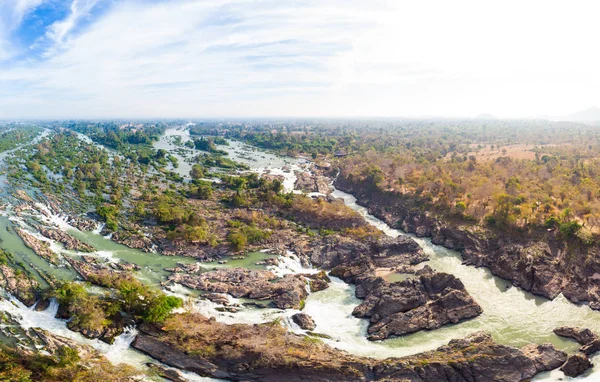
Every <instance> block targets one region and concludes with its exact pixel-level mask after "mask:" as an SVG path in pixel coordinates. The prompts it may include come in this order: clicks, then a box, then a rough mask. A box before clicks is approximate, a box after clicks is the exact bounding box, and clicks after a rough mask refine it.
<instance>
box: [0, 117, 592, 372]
mask: <svg viewBox="0 0 600 382" xmlns="http://www.w3.org/2000/svg"><path fill="white" fill-rule="evenodd" d="M174 135H179V136H181V137H182V140H183V141H184V142H185V141H186V140H189V139H191V138H190V136H189V131H188V130H187V129H185V128H177V129H168V130H167V132H166V134H165V135H164V136H163V137H162V138H161V140H160V141H159V142H157V144H156V146H155V147H157V148H164V149H166V150H169V152H170V153H172V154H173V155H175V156H176V157H177V158H178V161H179V166H178V167H177V168H175V167H173V168H172V170H173V171H177V172H178V173H179V174H180V175H181V176H184V177H185V176H187V175H188V174H189V170H190V168H191V158H192V157H193V156H195V155H197V151H198V150H194V149H187V150H181V146H177V145H175V144H174V143H173V138H172V137H173V136H174ZM219 148H220V149H223V150H225V151H227V152H228V153H229V157H230V159H233V160H236V161H239V162H241V163H244V164H246V165H248V166H249V167H250V171H253V172H257V173H261V174H265V173H270V174H274V175H282V176H284V179H285V181H284V186H285V189H286V191H292V190H293V184H294V181H295V178H296V177H295V175H294V170H301V169H306V167H307V161H305V160H303V159H294V158H283V157H279V156H277V155H274V154H272V153H268V152H264V151H262V150H259V149H257V148H254V147H251V146H248V145H245V144H243V143H241V142H237V141H230V142H229V145H228V146H219ZM4 157H5V155H2V158H0V160H1V159H3V158H4ZM284 167H285V168H284ZM333 196H335V197H338V198H342V199H343V200H344V201H345V203H346V204H347V205H348V206H349V207H351V208H352V209H354V210H355V211H357V212H358V213H360V214H361V215H362V216H364V217H365V219H366V220H367V221H368V222H369V223H370V224H372V225H374V226H375V227H377V228H379V229H381V230H382V231H383V232H384V233H385V234H386V235H389V236H392V237H396V236H399V235H405V233H403V232H401V231H399V230H396V229H392V228H390V227H389V226H387V225H386V224H385V223H384V222H382V221H381V220H379V219H377V218H375V217H374V216H371V215H370V214H369V213H368V212H367V210H366V208H364V207H362V206H360V205H358V204H357V203H356V199H355V198H354V197H353V196H352V195H349V194H346V193H344V192H341V191H339V190H335V191H334V192H333ZM32 214H34V215H35V217H36V218H38V219H44V215H43V214H40V213H36V212H35V211H34V212H32ZM1 215H2V217H0V239H2V242H1V243H0V246H2V247H3V248H5V249H8V250H11V251H13V252H16V253H17V254H18V255H19V256H21V257H23V259H24V260H26V262H28V263H29V262H31V263H32V264H34V265H35V266H39V267H43V269H44V271H47V272H49V273H51V274H53V275H56V276H60V277H61V278H70V277H73V276H72V274H71V271H70V270H69V269H67V268H61V267H54V266H49V265H48V264H47V263H45V261H42V260H41V259H39V258H38V257H37V256H35V255H34V254H33V252H31V251H30V250H29V249H28V248H26V247H24V246H23V244H22V242H21V241H20V239H18V238H17V237H16V236H15V234H14V233H13V232H12V231H11V230H10V229H8V230H7V227H14V226H15V225H19V226H22V227H24V228H28V229H32V227H31V226H30V225H28V224H27V223H26V222H24V221H19V220H15V219H14V215H13V214H11V213H10V209H8V210H4V211H2V214H1ZM45 219H46V220H47V221H51V222H52V223H53V225H55V226H57V227H59V228H61V229H64V230H66V231H68V232H70V233H71V234H73V235H74V236H76V237H78V238H80V239H81V240H83V241H86V242H88V243H90V244H92V245H94V246H95V247H96V248H97V249H98V250H97V251H96V252H95V253H94V254H93V255H96V256H99V257H103V258H104V259H106V260H107V261H128V262H132V263H136V264H138V265H140V266H141V267H142V270H141V271H140V273H139V277H140V278H141V279H145V281H147V282H150V283H152V284H155V285H158V283H159V282H160V281H161V280H164V277H165V275H166V272H165V271H164V268H167V267H172V266H174V265H175V264H176V263H177V262H186V263H189V262H194V261H195V260H194V259H190V258H185V257H166V256H161V255H159V254H156V253H145V252H141V251H137V250H133V249H130V248H127V247H125V246H122V245H119V244H116V243H114V242H112V241H111V240H110V239H109V238H107V237H104V236H102V235H100V234H99V232H98V231H96V232H81V231H78V230H77V229H75V228H73V227H71V226H69V225H68V224H66V222H65V221H64V218H62V217H61V216H50V217H47V216H46V217H45ZM413 238H414V240H415V241H417V243H419V245H420V246H421V247H422V248H423V250H424V251H425V253H427V254H428V255H429V256H430V260H429V261H428V262H426V263H424V264H428V265H430V266H431V267H432V268H434V269H435V270H437V271H442V272H447V273H452V274H454V275H455V276H457V277H458V278H460V279H461V281H462V282H463V283H464V284H465V286H466V288H467V290H468V291H469V293H470V294H471V295H472V296H473V298H474V299H475V300H476V301H477V302H478V303H479V304H480V305H481V307H482V308H483V314H481V315H480V316H479V317H477V318H475V319H472V320H468V321H465V322H462V323H459V324H455V325H447V326H444V327H442V328H440V329H437V330H434V331H421V332H418V333H414V334H410V335H405V336H402V337H397V338H391V339H388V340H385V341H380V342H371V341H368V340H367V339H366V330H367V326H368V322H367V320H364V319H358V318H355V317H353V316H352V314H351V313H352V310H353V309H354V307H355V306H357V305H358V304H360V300H358V299H357V298H356V297H355V296H354V287H353V286H352V285H348V284H345V283H344V282H342V281H341V280H339V279H336V278H332V283H331V285H330V287H329V288H328V289H326V290H324V291H321V292H316V293H312V294H311V295H309V297H308V298H307V300H306V305H305V308H304V310H303V311H304V312H305V313H307V314H309V315H311V316H312V317H313V319H314V320H315V323H316V324H317V328H316V330H315V331H316V332H318V333H322V334H326V335H328V336H330V337H331V339H325V340H324V341H325V342H327V343H329V344H330V345H332V346H335V347H337V348H340V349H344V350H346V351H348V352H351V353H353V354H357V355H364V356H372V357H377V358H385V357H396V356H405V355H411V354H415V353H418V352H421V351H427V350H432V349H434V348H436V347H438V346H441V345H443V344H446V343H447V342H448V341H449V340H451V339H453V338H461V337H464V336H466V335H468V334H471V333H473V332H475V331H479V330H484V331H487V332H489V333H491V334H492V336H493V337H494V339H495V340H496V341H498V342H499V343H502V344H505V345H509V346H522V345H525V344H527V343H531V342H534V343H542V342H551V343H552V344H554V345H555V346H556V347H557V348H560V349H563V350H565V351H567V352H570V353H572V352H574V351H576V350H577V348H578V347H579V345H578V344H577V343H576V342H575V341H572V340H568V339H564V338H561V337H558V336H556V335H554V334H553V333H552V330H553V329H554V328H555V327H558V326H563V325H569V326H583V327H587V328H590V329H592V330H593V331H596V332H598V333H600V313H598V312H595V311H592V310H591V309H590V308H588V307H587V306H577V305H574V304H572V303H570V302H568V301H567V300H566V299H565V298H564V297H563V296H562V295H561V296H559V297H557V298H556V299H555V300H553V301H549V300H546V299H544V298H541V297H536V296H534V295H532V294H530V293H527V292H524V291H522V290H520V289H519V288H516V287H512V286H511V284H510V283H508V282H506V281H504V280H502V279H500V278H498V277H495V276H493V275H491V273H490V272H489V271H488V270H487V269H483V268H475V267H471V266H465V265H462V264H461V257H460V254H459V253H457V252H455V251H451V250H448V249H446V248H444V247H441V246H438V245H434V244H432V243H431V241H430V240H428V239H421V238H415V237H413ZM53 244H54V246H53V247H52V248H53V249H55V250H56V251H57V252H59V253H61V254H62V255H64V256H77V255H79V254H77V253H74V252H73V251H66V250H65V249H64V248H61V247H60V246H56V245H55V243H53ZM267 256H269V255H268V254H267V253H254V254H251V256H249V257H248V259H249V260H248V259H246V260H242V261H238V262H236V261H230V262H229V263H228V264H227V265H218V264H212V265H211V267H212V266H252V264H254V263H255V262H256V261H257V260H259V259H261V258H264V257H267ZM272 270H273V271H274V272H276V273H279V274H284V273H304V272H314V271H316V270H314V269H307V268H303V267H302V266H301V265H300V263H299V261H297V259H295V258H294V256H293V254H290V256H289V258H282V261H281V262H280V265H279V266H278V267H275V268H272ZM394 277H395V275H392V276H391V277H390V280H393V278H394ZM167 292H168V293H171V294H177V295H180V296H184V297H187V298H189V299H190V300H191V301H192V302H193V304H192V305H193V307H194V309H195V310H197V311H199V312H201V313H203V314H206V315H211V316H215V317H217V319H218V320H219V321H223V322H227V323H235V322H246V323H259V322H266V321H270V320H273V319H275V318H282V319H283V320H282V322H284V323H285V324H286V325H287V326H288V327H289V329H290V330H292V331H294V332H297V333H302V332H303V331H302V330H301V329H300V328H299V327H298V326H297V325H295V324H294V323H293V322H292V321H291V320H290V319H289V318H290V316H291V315H293V314H294V313H296V312H297V311H294V310H287V311H283V310H279V309H272V308H266V309H259V308H253V307H241V309H240V312H238V313H228V312H221V311H218V310H217V308H218V307H219V306H218V305H217V304H214V303H212V302H210V301H206V300H200V299H198V298H197V293H196V292H194V291H190V290H188V289H186V288H184V287H180V286H177V287H174V288H169V290H167ZM231 300H232V302H238V303H240V304H241V303H243V302H244V301H243V300H235V299H233V298H231ZM54 309H55V305H53V307H52V309H49V310H48V311H46V312H34V311H33V310H31V309H27V308H26V307H24V306H23V305H22V304H20V303H18V302H16V301H13V302H11V301H9V300H7V299H4V300H2V301H0V310H5V311H7V312H9V313H11V315H13V316H15V317H20V318H19V320H18V321H19V323H20V324H21V325H22V326H23V327H32V326H39V327H42V328H45V329H48V330H51V331H52V332H54V333H56V334H60V335H64V336H66V337H69V338H72V339H76V340H77V341H79V342H82V343H87V344H91V345H92V346H94V347H96V348H97V349H98V350H100V351H101V352H102V353H104V354H106V355H107V357H109V359H110V360H111V361H113V362H127V363H131V364H135V365H138V366H140V365H142V364H143V363H144V362H146V361H147V360H148V359H147V358H146V357H145V356H142V355H141V354H139V353H138V352H136V351H133V350H131V349H130V348H129V343H130V342H131V340H132V339H133V336H134V335H135V330H131V331H129V332H128V333H125V334H124V335H122V336H121V337H119V338H118V340H117V341H116V343H115V344H113V345H112V346H109V345H106V344H103V343H100V342H99V341H90V340H87V339H85V338H83V337H82V336H80V335H79V334H77V333H73V332H71V331H69V330H68V329H67V328H66V324H65V322H64V321H62V320H57V319H55V318H54V317H53V313H54V312H55V311H54ZM592 360H593V361H596V362H598V361H599V360H600V356H596V357H594V358H593V359H592ZM186 378H188V379H190V380H192V379H195V380H208V379H202V378H200V379H198V378H196V377H194V376H192V375H190V374H186ZM569 379H570V378H568V377H565V376H564V375H563V373H562V372H560V371H558V370H555V371H553V372H551V373H542V374H540V375H538V376H537V377H536V378H535V380H548V381H551V380H552V381H554V380H569ZM598 379H600V372H598V373H594V372H593V371H589V372H588V373H587V374H585V375H584V376H581V377H579V378H577V380H590V381H592V380H598Z"/></svg>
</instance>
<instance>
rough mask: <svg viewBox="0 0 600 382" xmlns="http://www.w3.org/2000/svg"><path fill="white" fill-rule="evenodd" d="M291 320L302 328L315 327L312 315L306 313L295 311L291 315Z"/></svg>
mask: <svg viewBox="0 0 600 382" xmlns="http://www.w3.org/2000/svg"><path fill="white" fill-rule="evenodd" d="M292 320H293V321H294V322H295V323H296V325H298V326H299V327H300V328H301V329H304V330H315V328H316V327H317V325H316V324H315V321H314V320H313V319H312V317H311V316H309V315H308V314H306V313H296V314H294V315H293V316H292Z"/></svg>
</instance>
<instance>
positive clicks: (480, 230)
mask: <svg viewBox="0 0 600 382" xmlns="http://www.w3.org/2000/svg"><path fill="white" fill-rule="evenodd" d="M334 184H335V186H336V187H337V188H339V189H340V190H343V191H345V192H349V193H351V194H353V195H355V196H356V198H357V200H358V202H359V203H360V204H362V205H365V206H367V208H368V210H369V212H370V213H372V214H373V215H374V216H377V217H378V218H380V219H381V220H383V221H385V222H386V223H387V224H389V225H390V226H391V227H397V228H400V229H402V230H403V231H405V232H408V233H412V234H415V235H416V236H418V237H430V238H431V240H432V242H433V243H434V244H438V245H442V246H444V247H446V248H448V249H453V250H458V251H460V252H461V254H462V256H463V260H464V262H465V264H468V265H473V266H476V267H482V266H483V267H486V268H488V269H490V271H491V272H492V273H493V274H494V275H496V276H499V277H501V278H503V279H506V280H509V281H511V282H512V284H513V285H515V286H518V287H520V288H522V289H524V290H526V291H530V292H531V293H533V294H536V295H540V296H543V297H546V298H548V299H554V298H556V297H557V296H558V295H559V294H561V293H562V294H563V295H564V296H565V297H566V298H567V299H569V300H570V301H572V302H573V303H589V305H590V307H591V308H593V309H600V295H599V294H598V292H597V291H598V290H600V281H599V280H598V278H597V277H596V276H595V275H597V274H599V273H600V261H598V260H597V259H598V255H599V254H598V253H597V252H598V248H596V247H594V246H586V245H584V244H581V243H577V242H575V241H573V240H571V241H569V240H568V239H566V238H562V237H559V233H558V232H555V231H545V232H537V233H533V234H532V233H530V232H518V231H509V232H504V233H500V232H496V231H494V230H492V229H490V228H485V227H477V226H461V225H456V224H453V223H452V222H448V221H442V220H440V219H438V218H436V217H435V216H432V215H431V214H428V213H427V212H426V211H422V210H421V209H420V208H419V205H418V203H416V202H415V201H414V200H411V199H409V198H401V197H399V196H397V195H395V194H388V193H385V192H382V191H380V190H378V189H373V188H372V187H369V185H368V184H367V183H365V182H361V181H355V180H354V179H351V178H348V177H346V176H345V174H340V176H338V177H337V178H336V180H335V182H334Z"/></svg>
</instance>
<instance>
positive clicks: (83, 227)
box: [67, 216, 99, 231]
mask: <svg viewBox="0 0 600 382" xmlns="http://www.w3.org/2000/svg"><path fill="white" fill-rule="evenodd" d="M98 217H99V216H98ZM67 223H68V224H69V225H70V226H72V227H75V228H77V229H78V230H80V231H94V230H95V229H97V228H98V221H97V220H96V219H91V218H88V217H83V216H72V217H69V219H68V220H67Z"/></svg>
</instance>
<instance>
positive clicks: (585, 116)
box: [556, 106, 600, 122]
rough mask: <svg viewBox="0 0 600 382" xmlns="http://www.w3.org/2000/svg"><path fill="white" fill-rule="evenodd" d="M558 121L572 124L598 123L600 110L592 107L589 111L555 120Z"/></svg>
mask: <svg viewBox="0 0 600 382" xmlns="http://www.w3.org/2000/svg"><path fill="white" fill-rule="evenodd" d="M556 119H558V120H560V121H573V122H600V108H598V107H595V106H592V107H590V108H589V109H585V110H582V111H578V112H577V113H573V114H569V115H567V116H564V117H559V118H556Z"/></svg>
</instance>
